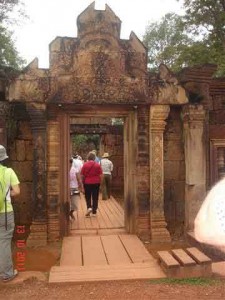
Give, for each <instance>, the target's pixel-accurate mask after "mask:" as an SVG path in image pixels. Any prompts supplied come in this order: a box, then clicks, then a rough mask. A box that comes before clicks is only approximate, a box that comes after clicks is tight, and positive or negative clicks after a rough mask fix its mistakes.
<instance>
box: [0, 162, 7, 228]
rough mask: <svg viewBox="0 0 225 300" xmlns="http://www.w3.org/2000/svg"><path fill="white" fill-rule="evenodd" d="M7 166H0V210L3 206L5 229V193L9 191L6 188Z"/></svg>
mask: <svg viewBox="0 0 225 300" xmlns="http://www.w3.org/2000/svg"><path fill="white" fill-rule="evenodd" d="M6 170H7V167H3V166H1V168H0V211H1V210H2V209H3V208H4V207H5V228H6V229H7V206H6V195H7V193H8V191H9V189H8V190H6V181H5V172H6Z"/></svg>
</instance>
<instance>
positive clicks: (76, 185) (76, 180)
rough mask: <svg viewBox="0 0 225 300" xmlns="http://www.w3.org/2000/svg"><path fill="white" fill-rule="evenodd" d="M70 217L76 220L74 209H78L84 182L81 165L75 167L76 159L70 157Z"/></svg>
mask: <svg viewBox="0 0 225 300" xmlns="http://www.w3.org/2000/svg"><path fill="white" fill-rule="evenodd" d="M69 175H70V213H69V215H70V217H71V218H72V220H75V216H74V211H77V210H78V202H79V200H80V191H83V184H82V181H81V177H80V167H79V166H76V167H74V160H73V159H72V158H71V159H70V174H69Z"/></svg>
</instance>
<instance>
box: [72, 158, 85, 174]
mask: <svg viewBox="0 0 225 300" xmlns="http://www.w3.org/2000/svg"><path fill="white" fill-rule="evenodd" d="M73 166H74V167H75V168H78V169H79V172H80V171H81V168H82V166H83V161H82V158H81V156H80V155H78V154H75V155H74V156H73Z"/></svg>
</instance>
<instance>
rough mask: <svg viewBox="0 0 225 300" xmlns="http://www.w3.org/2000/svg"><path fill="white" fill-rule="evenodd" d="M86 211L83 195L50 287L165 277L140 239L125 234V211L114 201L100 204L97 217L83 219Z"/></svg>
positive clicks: (53, 270)
mask: <svg viewBox="0 0 225 300" xmlns="http://www.w3.org/2000/svg"><path fill="white" fill-rule="evenodd" d="M86 210H87V208H86V204H85V199H84V196H83V195H82V196H81V199H80V202H79V210H78V212H77V213H75V218H76V219H75V221H71V236H70V237H66V238H64V239H63V245H62V253H61V259H60V266H54V267H52V268H51V271H50V276H49V282H50V283H55V282H87V281H105V280H128V279H151V278H152V279H153V278H163V277H166V275H165V274H164V272H163V271H162V270H161V268H160V267H159V264H158V262H157V261H156V260H155V259H154V258H153V257H152V256H151V255H150V253H149V252H148V251H147V249H146V248H145V246H144V244H143V243H142V242H141V241H140V239H139V238H138V237H137V236H136V235H130V234H126V232H125V229H124V211H123V208H122V207H121V206H120V205H119V204H118V203H117V202H116V200H115V199H114V198H112V199H110V200H100V201H99V208H98V212H97V216H96V217H90V218H87V217H85V213H86Z"/></svg>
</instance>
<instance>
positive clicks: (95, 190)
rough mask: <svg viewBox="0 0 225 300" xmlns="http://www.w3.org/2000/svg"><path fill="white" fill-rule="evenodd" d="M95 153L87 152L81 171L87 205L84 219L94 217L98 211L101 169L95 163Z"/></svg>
mask: <svg viewBox="0 0 225 300" xmlns="http://www.w3.org/2000/svg"><path fill="white" fill-rule="evenodd" d="M95 158H96V156H95V153H93V152H89V154H88V157H87V159H88V160H87V162H85V163H84V165H83V167H82V169H81V176H82V178H83V184H84V193H85V199H86V204H87V213H86V217H90V215H92V216H96V213H97V209H98V196H99V187H100V183H101V176H102V168H101V166H100V164H99V163H96V162H95Z"/></svg>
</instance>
